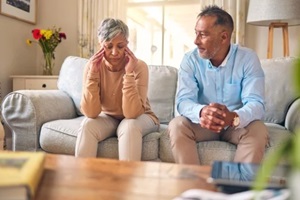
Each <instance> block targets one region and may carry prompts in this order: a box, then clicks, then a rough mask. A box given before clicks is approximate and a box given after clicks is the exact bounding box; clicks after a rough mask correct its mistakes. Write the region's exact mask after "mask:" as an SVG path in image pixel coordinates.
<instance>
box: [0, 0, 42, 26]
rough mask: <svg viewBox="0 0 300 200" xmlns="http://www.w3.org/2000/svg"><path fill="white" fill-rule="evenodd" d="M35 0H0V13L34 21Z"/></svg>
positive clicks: (25, 20) (30, 21)
mask: <svg viewBox="0 0 300 200" xmlns="http://www.w3.org/2000/svg"><path fill="white" fill-rule="evenodd" d="M36 1H37V0H0V2H1V4H0V14H2V15H6V16H8V17H12V18H15V19H18V20H21V21H24V22H27V23H30V24H35V23H36V7H37V2H36Z"/></svg>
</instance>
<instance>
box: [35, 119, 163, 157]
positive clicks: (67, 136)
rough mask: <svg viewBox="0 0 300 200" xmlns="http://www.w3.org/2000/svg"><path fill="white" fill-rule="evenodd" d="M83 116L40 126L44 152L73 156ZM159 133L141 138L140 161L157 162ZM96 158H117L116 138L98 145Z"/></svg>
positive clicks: (108, 139)
mask: <svg viewBox="0 0 300 200" xmlns="http://www.w3.org/2000/svg"><path fill="white" fill-rule="evenodd" d="M83 118H84V117H83V116H81V117H77V118H74V119H67V120H55V121H51V122H47V123H45V124H44V125H43V126H42V129H41V133H40V139H39V140H40V145H41V148H42V149H43V150H44V151H46V152H51V153H58V154H69V155H74V154H75V144H76V138H77V134H78V130H79V126H80V124H81V121H82V120H83ZM159 137H160V133H158V132H152V133H149V134H147V135H145V136H144V137H143V148H142V160H148V161H149V160H152V161H156V160H158V150H159V147H158V145H159ZM97 156H98V157H103V158H115V159H117V158H118V138H117V137H111V138H107V139H106V140H104V141H102V142H100V143H99V145H98V154H97Z"/></svg>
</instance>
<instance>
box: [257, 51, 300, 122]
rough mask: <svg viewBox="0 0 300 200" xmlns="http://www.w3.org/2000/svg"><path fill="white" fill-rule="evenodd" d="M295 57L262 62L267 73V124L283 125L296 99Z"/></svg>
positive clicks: (265, 119)
mask: <svg viewBox="0 0 300 200" xmlns="http://www.w3.org/2000/svg"><path fill="white" fill-rule="evenodd" d="M295 61H296V59H295V58H293V57H284V58H273V59H263V60H261V65H262V68H263V70H264V73H265V83H266V84H265V101H266V104H265V105H266V115H265V118H264V121H265V122H271V123H280V124H283V122H284V119H285V116H286V113H287V111H288V108H289V106H290V104H291V103H292V102H293V101H294V100H295V99H296V95H295V90H294V87H293V85H294V83H293V80H292V77H293V72H294V64H293V63H294V62H295Z"/></svg>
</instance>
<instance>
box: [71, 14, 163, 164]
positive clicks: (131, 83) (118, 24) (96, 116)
mask: <svg viewBox="0 0 300 200" xmlns="http://www.w3.org/2000/svg"><path fill="white" fill-rule="evenodd" d="M128 34H129V33H128V27H127V25H126V24H125V23H124V22H122V21H121V20H119V19H111V18H108V19H105V20H103V21H102V22H101V24H100V27H99V28H98V39H99V43H100V49H99V51H98V52H97V53H95V54H94V55H93V56H92V57H91V58H90V60H89V61H88V63H87V65H86V66H85V70H84V74H83V91H82V100H81V111H82V113H83V114H84V115H85V119H84V120H83V122H82V124H81V126H80V129H79V134H78V137H77V141H76V147H75V156H78V157H96V156H97V147H98V142H100V141H103V140H104V139H106V138H108V137H111V136H115V135H117V137H118V140H119V159H120V160H134V161H139V160H141V155H142V138H143V136H144V135H146V134H147V133H149V132H153V131H156V130H158V127H159V121H158V118H157V117H156V116H155V114H154V113H153V112H152V111H151V107H150V104H149V100H148V97H147V90H148V67H147V64H146V63H145V62H143V61H142V60H139V59H137V58H136V57H135V55H134V54H133V53H132V51H131V50H130V49H129V48H128V46H127V44H128Z"/></svg>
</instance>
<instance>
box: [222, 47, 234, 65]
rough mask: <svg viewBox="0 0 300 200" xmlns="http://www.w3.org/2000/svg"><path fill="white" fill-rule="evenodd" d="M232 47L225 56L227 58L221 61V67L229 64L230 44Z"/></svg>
mask: <svg viewBox="0 0 300 200" xmlns="http://www.w3.org/2000/svg"><path fill="white" fill-rule="evenodd" d="M229 48H230V49H229V51H228V53H227V55H226V57H225V59H224V60H223V62H222V63H221V65H220V67H225V66H226V64H227V61H228V58H229V55H230V54H231V49H232V48H231V45H230V47H229Z"/></svg>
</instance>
